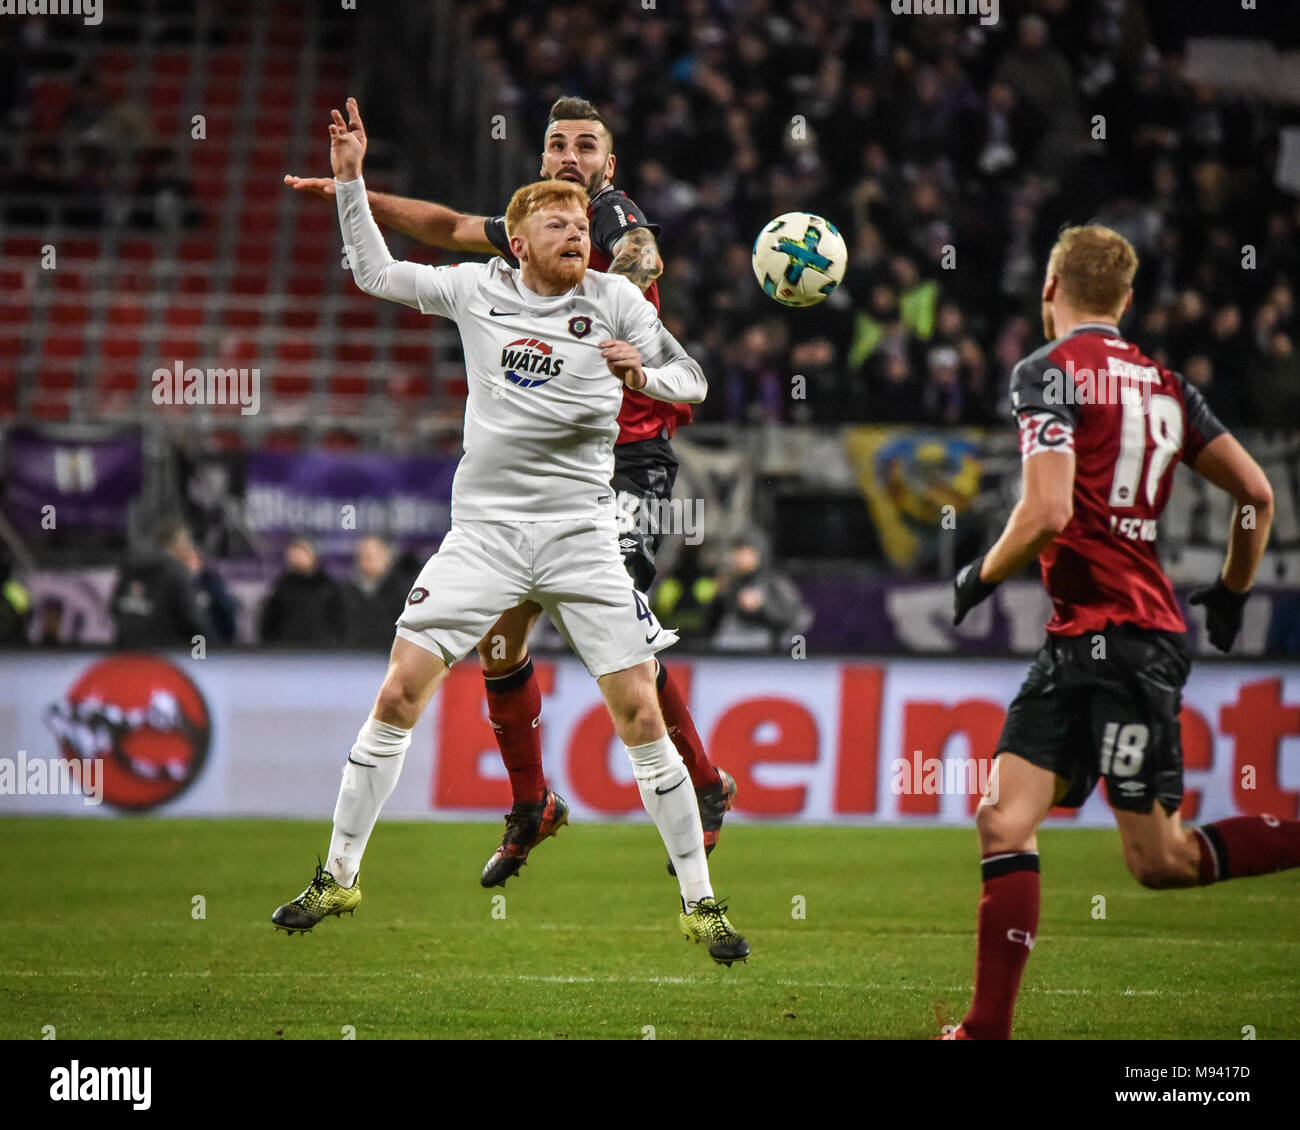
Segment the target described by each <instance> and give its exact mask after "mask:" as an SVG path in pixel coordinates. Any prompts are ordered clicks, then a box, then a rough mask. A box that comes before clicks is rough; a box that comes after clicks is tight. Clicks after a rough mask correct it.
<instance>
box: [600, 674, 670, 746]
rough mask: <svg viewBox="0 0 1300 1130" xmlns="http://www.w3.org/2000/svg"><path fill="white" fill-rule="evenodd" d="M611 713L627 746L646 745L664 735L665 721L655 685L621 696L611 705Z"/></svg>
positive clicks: (615, 726) (616, 727) (615, 725)
mask: <svg viewBox="0 0 1300 1130" xmlns="http://www.w3.org/2000/svg"><path fill="white" fill-rule="evenodd" d="M609 711H610V714H611V715H612V716H613V719H614V728H615V729H616V730H617V731H618V734H619V736H620V737H621V738H622V739H623V741H624V743H625V744H627V745H644V744H645V743H646V742H652V741H654V740H655V739H656V738H658V737H659V735H660V734H661V733H663V729H664V720H663V715H662V714H660V712H659V702H658V699H657V697H656V695H655V688H654V684H653V683H650V685H649V687H648V688H638V690H637V691H636V692H635V693H633V694H629V695H624V696H621V697H620V698H619V700H618V701H617V702H612V703H610V706H609Z"/></svg>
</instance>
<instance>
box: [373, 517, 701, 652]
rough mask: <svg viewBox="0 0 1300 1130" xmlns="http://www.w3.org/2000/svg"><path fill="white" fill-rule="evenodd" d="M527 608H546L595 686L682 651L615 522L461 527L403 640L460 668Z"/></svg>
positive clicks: (406, 617)
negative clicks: (675, 648)
mask: <svg viewBox="0 0 1300 1130" xmlns="http://www.w3.org/2000/svg"><path fill="white" fill-rule="evenodd" d="M525 600H533V601H536V602H537V603H538V604H540V605H541V606H542V608H543V609H544V610H545V611H546V613H547V614H548V615H549V616H550V617H551V620H552V621H553V622H554V624H555V626H556V628H557V629H559V632H560V634H561V635H562V636H563V637H564V638H565V640H566V641H567V642H568V644H569V646H570V647H571V648H573V650H574V651H575V652H576V653H577V655H578V658H580V659H581V660H582V662H583V663H584V664H585V665H586V667H587V670H588V671H589V672H591V674H592V676H593V677H595V678H599V677H600V676H601V675H608V674H609V673H610V672H612V671H622V670H625V669H626V668H628V667H635V666H637V664H639V663H644V662H645V661H646V660H647V659H650V658H651V657H652V656H653V655H654V654H655V652H657V651H659V650H661V649H662V648H665V647H667V646H669V644H673V643H676V642H677V633H676V632H674V631H672V630H671V629H668V628H664V627H663V626H662V625H661V624H660V623H659V621H658V620H657V619H656V618H655V615H654V613H653V612H651V611H650V605H649V603H648V602H647V601H646V599H645V597H644V596H642V595H641V594H640V593H639V592H637V590H636V588H635V586H634V585H633V583H632V578H631V577H629V576H628V574H627V570H626V569H624V568H623V559H622V556H621V555H620V553H619V550H618V529H617V525H616V523H615V519H614V517H613V516H612V515H611V517H610V518H608V519H593V518H566V519H559V520H555V521H544V522H456V523H453V525H452V527H451V532H450V533H449V534H448V535H447V536H446V538H444V539H443V543H442V546H441V547H440V548H439V550H438V552H437V553H435V554H434V555H433V556H432V557H430V558H429V560H428V561H426V562H425V564H424V568H423V569H421V570H420V575H419V576H418V577H417V578H416V580H415V585H414V587H413V588H412V589H411V591H410V593H409V594H408V596H407V598H406V608H405V609H404V610H403V612H402V615H401V616H400V617H399V618H398V620H397V634H398V635H399V636H400V637H401V638H402V639H404V640H410V641H411V642H412V643H414V644H418V645H419V646H420V647H423V648H425V649H427V650H428V651H431V652H433V653H434V654H435V655H438V656H441V657H442V659H443V661H444V662H446V663H447V664H448V665H450V664H452V663H455V662H456V661H457V660H458V659H463V658H464V657H465V656H466V655H468V654H469V653H470V652H471V651H472V650H473V649H474V647H475V646H476V645H477V644H478V642H479V640H481V639H482V638H483V637H484V636H485V635H487V632H488V629H489V628H491V627H492V625H493V624H495V623H496V621H497V617H499V616H500V615H501V613H502V612H504V611H505V610H506V609H508V608H513V607H514V606H515V605H517V604H521V603H523V602H524V601H525Z"/></svg>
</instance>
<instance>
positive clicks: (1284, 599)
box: [799, 577, 1300, 658]
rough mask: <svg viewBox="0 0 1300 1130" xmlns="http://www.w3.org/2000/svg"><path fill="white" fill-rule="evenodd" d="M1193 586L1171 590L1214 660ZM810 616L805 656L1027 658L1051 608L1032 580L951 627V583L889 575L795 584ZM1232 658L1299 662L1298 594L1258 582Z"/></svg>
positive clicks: (1010, 585) (1202, 652) (1192, 637)
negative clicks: (1193, 603)
mask: <svg viewBox="0 0 1300 1130" xmlns="http://www.w3.org/2000/svg"><path fill="white" fill-rule="evenodd" d="M1195 587H1197V586H1192V585H1176V586H1175V589H1174V591H1175V595H1176V596H1177V598H1178V603H1179V605H1180V606H1181V608H1182V612H1183V619H1184V620H1186V622H1187V631H1188V644H1189V646H1190V647H1191V649H1192V652H1193V654H1195V655H1198V656H1218V655H1219V652H1217V651H1216V650H1215V649H1214V648H1213V647H1212V646H1211V644H1210V642H1209V640H1208V639H1207V638H1206V635H1205V612H1204V610H1203V609H1201V608H1191V607H1189V606H1188V603H1187V597H1188V595H1189V594H1190V593H1191V591H1192V589H1193V588H1195ZM799 590H800V592H801V593H802V594H803V598H804V600H805V601H806V602H807V603H808V606H809V607H810V608H812V609H813V611H814V613H815V618H814V620H813V623H812V627H811V628H810V629H809V630H808V633H807V634H808V649H809V652H810V654H819V655H830V654H854V653H867V654H871V655H908V654H912V655H971V656H977V655H986V654H990V653H991V654H1017V655H1032V654H1033V653H1034V652H1035V651H1037V650H1038V648H1039V647H1040V646H1041V645H1042V643H1043V640H1044V639H1045V638H1046V635H1047V633H1046V630H1045V627H1044V626H1045V625H1046V623H1047V621H1048V619H1049V618H1050V617H1051V614H1052V608H1051V602H1050V601H1049V600H1048V598H1047V594H1046V592H1045V591H1044V589H1043V586H1042V585H1041V584H1039V583H1038V582H1037V581H1033V580H1024V579H1017V580H1014V581H1007V582H1006V583H1005V584H1003V585H1000V586H999V587H998V590H997V591H996V592H995V593H994V594H993V595H992V596H991V597H990V598H989V599H988V600H986V601H985V602H984V603H983V604H981V605H979V606H978V607H976V608H974V609H972V611H971V613H970V615H969V616H967V618H966V619H965V620H964V621H963V622H962V625H961V627H959V628H954V627H953V626H952V582H951V581H914V580H902V579H895V578H891V577H875V578H860V579H855V578H834V577H827V578H819V579H804V580H801V581H800V582H799ZM1232 654H1233V656H1234V657H1236V658H1244V657H1257V656H1262V655H1269V656H1273V657H1277V658H1297V657H1300V596H1298V595H1297V593H1296V590H1295V589H1293V588H1285V587H1280V586H1276V585H1268V584H1259V585H1256V586H1255V588H1254V589H1253V590H1252V596H1251V600H1250V602H1249V603H1248V604H1247V605H1246V612H1245V617H1244V619H1243V622H1242V629H1241V635H1240V636H1239V637H1238V639H1237V642H1236V645H1235V646H1234V648H1233V652H1232Z"/></svg>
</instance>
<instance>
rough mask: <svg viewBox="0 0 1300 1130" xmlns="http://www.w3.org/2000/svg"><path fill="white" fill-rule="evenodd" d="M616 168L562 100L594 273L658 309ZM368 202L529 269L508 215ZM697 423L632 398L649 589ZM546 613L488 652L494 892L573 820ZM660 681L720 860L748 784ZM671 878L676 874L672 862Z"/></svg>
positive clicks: (384, 216)
mask: <svg viewBox="0 0 1300 1130" xmlns="http://www.w3.org/2000/svg"><path fill="white" fill-rule="evenodd" d="M347 110H348V123H349V126H350V129H351V130H352V131H353V132H357V133H360V134H361V137H362V145H363V146H364V144H365V140H364V139H365V129H364V126H363V125H362V122H361V114H360V111H359V109H358V108H357V103H356V99H353V98H350V99H348V105H347ZM616 161H617V159H616V157H615V155H614V135H613V133H612V132H611V130H610V128H609V126H608V125H607V124H606V122H605V121H604V119H603V118H602V117H601V116H600V114H599V112H598V111H597V110H596V108H595V107H594V106H593V105H592V104H591V103H590V102H587V101H585V100H584V99H580V98H561V99H559V100H558V101H556V102H555V104H554V105H553V106H552V107H551V113H550V119H549V121H548V122H547V126H546V136H545V140H544V143H543V148H542V169H541V176H542V178H543V179H551V178H555V179H558V180H566V181H571V182H573V183H575V184H580V185H582V186H583V188H585V189H586V191H587V197H588V200H589V204H588V207H587V216H588V219H589V221H590V224H591V261H590V264H589V266H590V268H591V269H592V270H595V271H607V272H609V273H610V274H619V275H624V276H626V277H627V278H628V279H630V280H631V281H632V282H633V283H635V284H636V286H637V287H638V288H639V289H640V290H641V291H642V292H643V293H644V294H645V296H646V299H647V300H648V301H649V302H651V303H653V304H654V307H655V309H656V310H658V309H659V288H658V284H657V282H656V281H655V280H656V279H657V278H658V277H659V275H660V274H661V273H662V271H663V263H662V261H661V260H660V258H659V250H658V245H657V243H656V240H655V234H656V232H657V231H658V230H659V229H658V225H656V224H651V223H649V221H648V220H647V219H646V217H645V213H644V212H643V211H642V210H641V209H640V208H639V207H637V205H636V204H634V203H633V202H632V201H631V199H629V197H628V195H627V194H626V193H625V192H623V191H622V190H621V189H617V188H615V187H614V185H613V176H614V167H615V164H616ZM284 180H285V183H286V184H288V185H289V186H290V187H292V188H294V189H296V190H298V191H307V192H312V193H315V194H317V195H321V196H328V195H331V194H332V193H333V191H334V182H333V180H332V179H331V178H304V177H295V176H286V177H285V178H284ZM366 195H367V200H368V202H369V204H370V210H371V214H372V215H373V216H374V218H375V220H376V222H377V223H379V224H381V225H383V226H385V227H389V228H393V229H394V230H396V231H399V232H401V233H403V234H404V235H409V236H411V237H412V238H414V239H418V240H420V241H421V242H423V243H429V244H433V245H434V246H437V247H442V248H445V249H447V250H451V251H473V252H481V253H486V254H493V253H495V254H499V255H501V256H502V257H503V258H504V259H505V261H506V262H507V263H509V264H511V265H512V266H517V265H518V263H517V261H516V260H515V259H514V256H513V255H512V254H511V251H510V243H509V239H508V237H507V236H506V230H505V217H504V216H495V217H490V218H489V217H485V216H469V215H465V214H464V213H461V212H456V211H454V210H453V209H451V208H447V207H444V206H443V205H441V204H434V203H430V202H429V201H425V200H412V199H409V198H406V197H400V196H391V195H388V194H387V193H381V192H368V193H367V194H366ZM690 419H691V409H690V406H689V405H687V404H670V403H666V402H664V401H657V400H653V399H651V398H650V397H648V396H644V395H643V394H641V393H639V392H635V391H632V390H630V389H629V390H627V391H625V393H624V395H623V410H622V412H621V413H620V414H619V418H618V423H619V434H618V441H617V443H616V444H615V446H614V477H613V479H611V480H610V486H611V487H612V489H613V491H614V492H615V493H616V494H617V496H618V501H619V511H620V516H621V522H622V524H621V528H620V531H619V548H620V550H621V552H622V554H623V564H624V565H625V566H626V568H627V571H628V572H629V573H630V574H631V576H632V580H633V581H634V582H635V584H636V587H637V588H638V589H639V590H640V591H641V592H643V593H645V592H648V591H649V590H650V586H651V585H652V584H653V583H654V579H655V563H654V551H655V549H657V548H658V545H659V542H660V540H661V537H662V532H661V531H660V530H659V529H658V525H657V519H658V515H660V514H661V513H662V512H663V509H664V507H663V506H662V505H661V504H662V503H666V502H667V501H668V500H669V499H670V498H671V496H672V489H673V482H674V480H675V479H676V477H677V459H676V457H675V456H674V455H673V450H672V445H671V444H670V443H669V440H671V439H672V436H673V433H674V432H675V431H676V430H677V427H678V425H679V424H685V423H689V422H690ZM541 611H542V610H541V608H540V607H539V606H538V605H536V604H534V603H531V602H530V603H526V604H521V605H519V607H517V608H512V609H510V610H509V611H507V612H505V613H503V614H502V616H501V619H500V620H498V621H497V623H496V624H495V625H493V627H492V630H491V631H490V632H488V634H487V635H486V636H484V637H483V639H482V641H480V643H479V646H478V654H479V661H480V663H481V664H482V666H483V679H484V682H485V683H486V685H487V698H488V718H489V720H490V721H491V723H492V729H493V732H494V733H495V735H496V740H497V746H498V747H499V748H500V750H501V759H502V761H504V762H505V766H506V770H507V772H508V773H509V775H510V791H511V795H512V798H513V803H512V806H511V810H510V814H509V815H508V816H507V817H506V830H505V835H504V836H503V837H502V840H501V844H500V846H499V847H498V848H497V850H496V851H495V852H494V853H493V854H492V857H491V858H490V859H489V860H488V861H487V864H486V865H485V866H484V868H483V873H482V876H481V880H480V881H481V882H482V884H483V886H485V887H494V886H502V885H504V884H505V881H506V880H507V879H509V878H510V877H511V876H513V875H516V874H518V872H519V868H520V867H522V866H523V864H524V861H525V860H526V859H527V857H528V853H529V852H530V851H531V850H532V849H533V848H534V847H536V846H537V844H539V843H540V842H541V841H542V840H544V839H546V837H547V836H550V835H551V834H552V833H553V832H554V831H555V830H556V829H557V828H559V827H560V826H561V825H563V824H564V823H565V822H566V821H567V819H568V811H569V809H568V805H567V804H566V803H565V802H564V799H563V798H562V797H560V796H559V795H558V794H556V793H555V792H554V791H553V790H552V789H550V788H549V787H548V786H547V784H546V777H545V775H544V774H543V772H542V743H541V736H540V733H539V731H538V728H537V727H538V721H539V719H540V716H541V710H542V696H541V691H540V690H539V689H538V686H537V680H536V678H535V677H534V675H533V661H532V659H531V658H530V656H529V654H528V635H529V633H530V632H531V631H532V629H533V625H534V624H535V623H536V622H537V618H538V616H539V615H541ZM657 683H658V688H659V705H660V708H661V709H662V711H663V715H664V721H665V722H666V723H667V726H668V734H669V736H670V737H671V738H672V741H673V745H674V746H676V748H677V751H678V753H680V754H681V756H682V760H683V761H684V762H685V763H686V768H687V770H688V772H689V773H690V777H691V784H692V785H693V786H694V788H695V796H696V800H697V801H698V804H699V809H700V820H701V822H702V824H703V826H704V846H705V850H706V852H709V853H711V852H712V851H713V848H714V846H715V845H716V844H717V842H718V836H719V834H720V833H721V830H722V821H723V817H724V815H725V814H726V813H727V812H728V811H729V810H730V809H731V806H732V803H733V802H734V800H735V795H736V783H735V781H733V780H732V779H731V777H730V775H729V774H728V773H726V771H725V770H721V769H718V768H716V767H715V766H714V765H713V764H712V763H711V762H710V761H709V757H708V754H707V753H705V751H704V744H703V742H701V740H700V736H699V734H698V733H697V732H696V730H695V723H694V721H693V720H692V718H691V713H690V710H689V708H688V707H687V705H686V700H685V698H684V697H683V696H682V693H681V691H680V689H679V688H678V687H677V685H676V683H675V682H674V681H673V679H672V677H671V676H670V675H669V674H668V671H667V669H666V668H665V667H664V666H663V665H662V664H660V666H659V672H658V679H657ZM668 871H669V874H675V871H674V870H673V865H672V861H671V860H669V861H668Z"/></svg>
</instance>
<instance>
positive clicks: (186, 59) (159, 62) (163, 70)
mask: <svg viewBox="0 0 1300 1130" xmlns="http://www.w3.org/2000/svg"><path fill="white" fill-rule="evenodd" d="M193 65H194V60H193V58H192V57H191V56H190V55H189V53H188V52H185V51H159V52H158V53H157V54H156V55H155V56H154V59H153V73H154V74H155V75H171V76H172V77H173V78H177V79H180V78H184V77H185V76H186V75H187V74H188V73H189V71H190V68H191V67H192V66H193Z"/></svg>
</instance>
